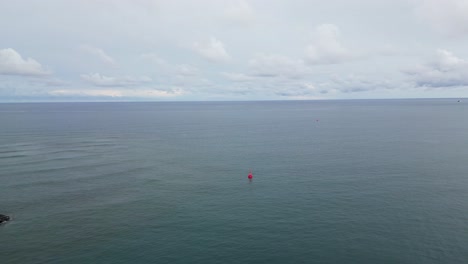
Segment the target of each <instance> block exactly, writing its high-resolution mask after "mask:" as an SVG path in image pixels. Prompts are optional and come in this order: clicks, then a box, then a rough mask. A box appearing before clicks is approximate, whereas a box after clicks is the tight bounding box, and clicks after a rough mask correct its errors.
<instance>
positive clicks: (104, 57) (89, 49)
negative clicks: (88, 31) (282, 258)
mask: <svg viewBox="0 0 468 264" xmlns="http://www.w3.org/2000/svg"><path fill="white" fill-rule="evenodd" d="M80 48H81V50H82V51H84V52H86V53H88V54H91V55H94V56H96V57H97V58H99V59H100V60H101V61H102V62H104V63H106V64H108V65H111V66H117V63H116V62H115V60H114V58H112V57H111V56H109V55H108V54H107V53H106V52H104V50H102V49H100V48H96V47H93V46H89V45H82V46H81V47H80Z"/></svg>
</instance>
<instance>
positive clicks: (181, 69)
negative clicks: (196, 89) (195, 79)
mask: <svg viewBox="0 0 468 264" xmlns="http://www.w3.org/2000/svg"><path fill="white" fill-rule="evenodd" d="M176 68H177V73H178V75H179V76H185V77H188V76H196V75H198V69H197V68H196V67H194V66H192V65H188V64H181V65H177V66H176Z"/></svg>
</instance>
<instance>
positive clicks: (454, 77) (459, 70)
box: [403, 49, 468, 88]
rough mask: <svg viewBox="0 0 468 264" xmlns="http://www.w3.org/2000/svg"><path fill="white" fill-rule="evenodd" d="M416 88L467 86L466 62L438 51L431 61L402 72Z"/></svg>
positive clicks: (467, 62) (467, 71) (448, 52)
mask: <svg viewBox="0 0 468 264" xmlns="http://www.w3.org/2000/svg"><path fill="white" fill-rule="evenodd" d="M403 72H404V73H406V74H407V75H409V76H410V78H411V80H412V81H413V82H414V83H415V85H416V86H418V87H429V88H443V87H461V86H468V75H467V73H468V61H466V60H464V59H461V58H458V57H456V56H455V55H453V54H452V53H451V52H450V51H447V50H443V49H439V50H437V53H436V56H435V58H433V59H432V60H430V61H428V62H426V63H424V64H421V65H417V66H415V67H413V68H412V69H406V70H404V71H403Z"/></svg>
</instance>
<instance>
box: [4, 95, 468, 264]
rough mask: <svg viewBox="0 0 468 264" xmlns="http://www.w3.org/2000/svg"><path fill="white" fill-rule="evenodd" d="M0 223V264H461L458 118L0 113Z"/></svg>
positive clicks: (390, 110)
mask: <svg viewBox="0 0 468 264" xmlns="http://www.w3.org/2000/svg"><path fill="white" fill-rule="evenodd" d="M250 169H251V170H252V172H253V174H254V179H253V181H252V182H249V181H248V179H247V174H248V172H249V170H250ZM2 213H3V214H8V215H11V216H12V217H13V220H12V221H11V222H8V223H6V224H2V225H1V226H0V263H5V264H11V263H21V264H24V263H26V264H28V263H113V264H117V263H360V264H363V263H373V264H374V263H408V264H410V263H411V264H414V263H425V264H427V263H466V262H467V261H468V103H467V102H463V101H462V102H457V100H454V99H433V100H351V101H295V102H180V103H175V102H174V103H170V102H165V103H162V102H161V103H38V104H34V103H24V104H0V214H2Z"/></svg>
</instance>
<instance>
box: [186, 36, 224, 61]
mask: <svg viewBox="0 0 468 264" xmlns="http://www.w3.org/2000/svg"><path fill="white" fill-rule="evenodd" d="M193 47H194V49H195V51H196V52H197V53H198V54H199V55H201V56H202V57H204V58H205V59H207V60H210V61H213V62H226V61H228V60H229V59H230V58H231V56H229V54H228V53H227V52H226V50H225V49H224V44H223V43H222V42H221V41H220V40H218V39H216V38H214V37H211V38H210V40H209V41H208V42H204V43H199V42H195V43H194V44H193Z"/></svg>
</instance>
